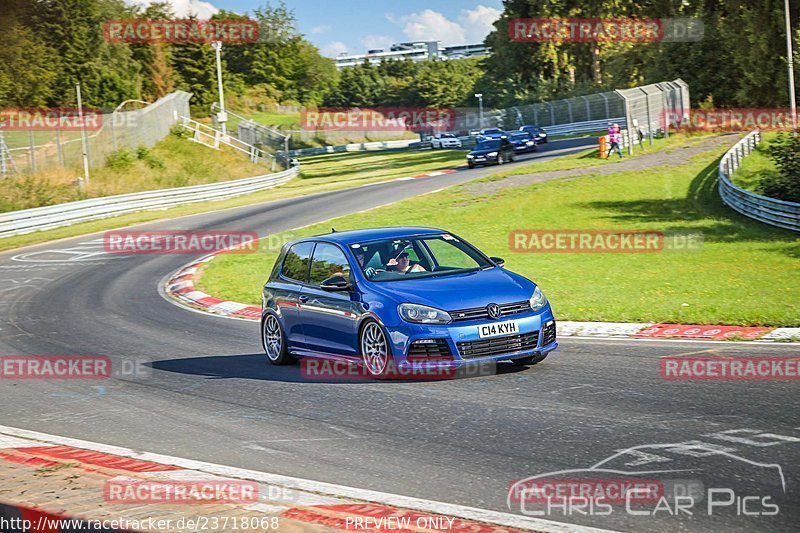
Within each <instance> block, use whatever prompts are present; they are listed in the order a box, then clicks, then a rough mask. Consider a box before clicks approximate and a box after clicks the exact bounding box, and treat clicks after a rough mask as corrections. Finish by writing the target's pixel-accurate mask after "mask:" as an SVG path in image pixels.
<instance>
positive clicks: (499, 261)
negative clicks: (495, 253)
mask: <svg viewBox="0 0 800 533" xmlns="http://www.w3.org/2000/svg"><path fill="white" fill-rule="evenodd" d="M489 259H491V260H492V262H493V263H494V264H495V265H497V266H499V267H503V266H505V264H506V261H505V259H503V258H502V257H490V258H489Z"/></svg>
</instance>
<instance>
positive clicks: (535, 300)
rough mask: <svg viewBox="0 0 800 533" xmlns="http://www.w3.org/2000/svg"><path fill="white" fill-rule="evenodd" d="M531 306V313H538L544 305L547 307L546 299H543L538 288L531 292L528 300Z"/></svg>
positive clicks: (542, 294)
mask: <svg viewBox="0 0 800 533" xmlns="http://www.w3.org/2000/svg"><path fill="white" fill-rule="evenodd" d="M529 302H530V304H531V309H532V310H533V311H538V310H539V309H541V308H542V307H544V306H545V305H547V298H545V297H544V293H543V292H542V290H541V289H540V288H539V287H536V290H534V291H533V296H531V299H530V300H529Z"/></svg>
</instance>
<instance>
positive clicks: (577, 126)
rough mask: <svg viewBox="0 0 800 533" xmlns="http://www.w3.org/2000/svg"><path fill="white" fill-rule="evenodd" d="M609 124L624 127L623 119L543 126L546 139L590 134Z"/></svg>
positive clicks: (603, 128) (604, 128)
mask: <svg viewBox="0 0 800 533" xmlns="http://www.w3.org/2000/svg"><path fill="white" fill-rule="evenodd" d="M609 124H619V125H620V127H622V128H625V127H626V121H625V117H617V118H609V119H601V120H588V121H585V122H573V123H572V124H558V125H556V126H545V128H544V130H545V131H546V132H547V136H548V137H562V136H564V135H575V134H577V133H591V132H593V131H601V130H606V129H608V125H609Z"/></svg>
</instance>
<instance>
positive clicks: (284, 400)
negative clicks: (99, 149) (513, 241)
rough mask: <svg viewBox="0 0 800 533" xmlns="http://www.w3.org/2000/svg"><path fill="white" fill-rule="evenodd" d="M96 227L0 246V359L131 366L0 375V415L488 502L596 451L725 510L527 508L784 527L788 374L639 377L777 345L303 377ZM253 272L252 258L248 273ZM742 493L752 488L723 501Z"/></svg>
mask: <svg viewBox="0 0 800 533" xmlns="http://www.w3.org/2000/svg"><path fill="white" fill-rule="evenodd" d="M587 142H588V143H592V142H594V141H593V139H589V140H588V141H587V140H586V139H573V140H565V141H558V142H552V143H549V144H547V145H545V146H544V147H543V148H544V149H545V150H546V151H544V150H543V151H542V152H540V153H538V154H535V155H534V156H533V157H548V156H553V155H558V154H562V153H565V152H568V151H571V150H576V149H579V148H580V147H581V146H585V145H586V143H587ZM528 158H530V156H529V157H528ZM495 170H496V169H494V168H489V169H485V168H479V169H475V170H474V171H468V170H464V171H461V172H456V173H453V174H448V175H443V176H438V177H433V178H426V179H416V180H407V181H392V182H386V183H382V184H375V185H370V186H366V187H362V188H358V189H352V190H344V191H337V192H330V193H323V194H318V195H313V196H307V197H303V198H295V199H288V200H281V201H276V202H272V203H268V204H261V205H253V206H248V207H242V208H235V209H230V210H226V211H219V212H213V213H209V214H202V215H195V216H190V217H185V218H181V219H176V220H170V221H163V222H158V223H151V224H147V225H144V226H140V227H139V228H137V229H216V230H223V229H235V230H254V231H257V232H258V233H259V234H260V235H265V234H268V233H273V232H277V231H282V230H287V229H291V228H296V227H300V226H304V225H307V224H310V223H313V222H318V221H322V220H326V219H329V218H331V217H334V216H339V215H343V214H347V213H352V212H356V211H360V210H363V209H367V208H369V207H373V206H377V205H382V204H386V203H389V202H392V201H397V200H401V199H403V198H408V197H412V196H415V195H419V194H422V193H426V192H430V191H433V190H437V189H440V188H442V187H446V186H449V185H453V184H457V183H463V182H466V181H469V180H471V179H475V178H477V177H480V176H484V175H487V174H489V173H491V172H493V171H495ZM465 237H468V236H465ZM100 239H101V235H100V234H95V235H91V236H85V237H79V238H75V239H69V240H64V241H58V242H53V243H49V244H45V245H39V246H33V247H29V248H25V249H22V250H16V251H10V252H5V253H3V254H0V272H2V275H1V276H0V354H37V355H64V354H91V355H105V356H108V357H109V358H110V359H111V360H112V362H113V365H114V368H116V369H123V370H124V369H125V368H126V366H125V365H126V364H128V365H130V364H131V363H140V366H139V367H138V368H140V371H138V372H137V373H136V374H135V375H124V376H118V377H116V378H114V379H108V380H97V381H85V380H79V381H69V380H64V381H41V380H28V381H24V380H16V381H12V380H3V379H0V398H2V401H0V423H2V424H5V425H8V426H14V427H18V428H24V429H29V430H35V431H42V432H46V433H51V434H55V435H62V436H67V437H74V438H79V439H85V440H90V441H96V442H101V443H106V444H113V445H119V446H126V447H129V448H134V449H141V450H147V451H152V452H157V453H163V454H169V455H174V456H179V457H186V458H191V459H197V460H202V461H208V462H214V463H220V464H224V465H231V466H237V467H241V468H248V469H254V470H261V471H265V472H273V473H277V474H284V475H289V476H296V477H301V478H306V479H313V480H318V481H326V482H331V483H337V484H341V485H349V486H353V487H359V488H364V489H373V490H379V491H383V492H389V493H395V494H403V495H408V496H414V497H419V498H425V499H431V500H437V501H443V502H449V503H456V504H461V505H468V506H473V507H479V508H485V509H494V510H498V511H505V512H519V509H518V508H517V509H512V510H509V508H508V506H507V504H506V496H507V492H508V489H509V486H510V485H511V484H512V483H513V482H514V481H517V480H520V479H523V478H527V477H530V476H534V475H540V474H547V473H552V472H557V471H562V470H570V469H588V468H590V467H592V466H593V465H597V463H600V462H601V461H604V460H606V459H609V461H607V462H606V463H604V464H605V465H606V468H613V469H615V470H618V471H634V470H635V471H653V472H655V471H658V472H662V473H656V474H653V476H656V477H659V478H664V477H668V478H669V479H673V480H674V479H680V480H685V481H687V483H689V484H694V485H695V486H697V484H698V483H699V484H702V486H703V487H705V488H720V489H724V490H731V491H733V493H735V497H736V500H735V503H733V504H731V505H727V506H717V507H715V508H714V509H713V511H714V512H713V513H711V514H709V513H708V512H707V508H706V505H705V503H704V504H702V505H700V506H699V507H696V508H694V513H693V515H692V516H686V515H683V516H672V515H671V514H670V513H669V512H667V511H666V510H662V511H661V512H659V513H658V514H657V515H656V517H650V516H642V515H631V514H628V513H626V512H625V508H624V504H622V505H621V506H616V507H615V508H614V511H613V512H612V514H610V515H608V516H583V515H582V514H581V513H579V512H570V513H566V512H565V511H562V510H553V511H551V512H550V514H548V515H543V516H541V518H547V519H550V520H556V521H561V522H569V523H574V524H583V525H592V526H595V527H601V528H608V529H617V530H635V531H675V530H678V529H681V530H686V531H709V530H715V531H746V530H748V531H790V530H794V531H796V527H797V524H798V523H800V488H799V487H798V484H800V410H798V387H797V382H796V381H794V382H792V381H760V382H759V381H752V382H747V381H738V382H737V381H730V382H713V381H710V382H689V381H666V380H664V379H662V378H661V376H660V374H659V357H662V356H667V355H677V354H686V353H691V352H699V351H709V350H710V351H712V352H710V353H718V354H724V355H762V356H768V355H794V356H797V355H798V353H797V351H798V349H797V347H796V345H795V346H793V345H788V344H764V343H760V344H754V343H750V344H747V343H696V342H668V341H623V340H589V339H577V338H562V339H561V341H560V342H561V347H560V349H559V350H558V351H556V352H554V353H553V354H551V355H550V357H549V358H548V359H547V360H546V361H545V362H543V363H542V364H540V365H538V366H535V367H531V368H528V369H521V370H520V369H516V368H514V367H511V365H506V364H502V365H499V367H498V369H497V375H490V376H482V377H471V378H465V379H458V380H452V381H438V382H350V381H347V380H342V381H339V382H330V381H329V382H308V381H307V380H304V379H303V378H302V377H301V376H300V369H299V368H298V367H297V366H294V367H273V366H270V365H269V364H268V363H267V361H266V358H265V356H264V355H263V353H262V349H261V345H260V341H259V331H258V329H259V328H258V324H256V323H251V322H245V321H240V320H231V319H225V318H220V317H213V316H207V315H203V314H200V313H196V312H191V311H189V310H185V309H181V308H179V307H177V306H176V305H173V304H172V303H170V302H168V301H166V300H165V299H164V297H162V296H161V295H160V294H159V291H158V285H159V283H160V282H161V280H163V279H164V278H165V276H167V275H169V274H171V273H172V272H174V271H175V270H176V269H178V268H179V267H181V266H182V265H184V264H186V263H188V262H189V261H190V260H191V259H192V257H190V256H186V255H138V256H111V255H108V254H105V253H104V252H103V247H102V242H101V241H100ZM485 251H486V252H487V253H490V254H491V253H498V254H500V255H502V253H501V252H502V250H497V251H494V250H485ZM271 267H272V265H271V264H265V265H264V273H265V277H266V275H267V273H268V271H269V269H270V268H271ZM508 267H509V268H510V269H512V270H513V269H514V265H513V264H509V265H508ZM253 290H254V291H258V290H259V287H253ZM721 290H722V288H721ZM557 313H558V310H557V309H556V316H558V314H557ZM709 450H717V451H720V452H724V453H711V452H709ZM776 466H777V468H776ZM663 472H668V474H665V473H663ZM574 476H575V477H580V476H581V474H574ZM749 496H756V497H757V499H750V500H747V502H749V503H748V504H747V505H738V506H737V505H736V504H737V503H741V502H742V501H743V500H742V498H744V497H749ZM726 497H727V496H726ZM765 498H766V500H765ZM765 501H766V502H767V503H775V504H777V505H779V507H780V512H779V513H778V514H777V515H775V516H764V515H759V516H749V517H745V516H742V514H743V513H744V512H745V511H747V512H757V511H758V512H769V511H770V509H771V508H770V507H769V506H768V505H764V503H765ZM792 524H794V526H793V525H792Z"/></svg>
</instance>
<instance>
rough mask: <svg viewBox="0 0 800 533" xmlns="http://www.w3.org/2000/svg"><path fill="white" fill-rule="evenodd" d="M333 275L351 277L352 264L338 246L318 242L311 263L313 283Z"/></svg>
mask: <svg viewBox="0 0 800 533" xmlns="http://www.w3.org/2000/svg"><path fill="white" fill-rule="evenodd" d="M331 276H342V277H344V278H345V279H349V278H350V264H349V263H348V262H347V258H346V257H345V256H344V252H342V250H341V249H339V247H338V246H334V245H333V244H326V243H324V242H321V243H318V244H317V247H316V249H315V250H314V260H313V261H312V263H311V283H312V284H314V285H319V284H320V283H322V282H323V281H325V280H326V279H328V278H330V277H331Z"/></svg>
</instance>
